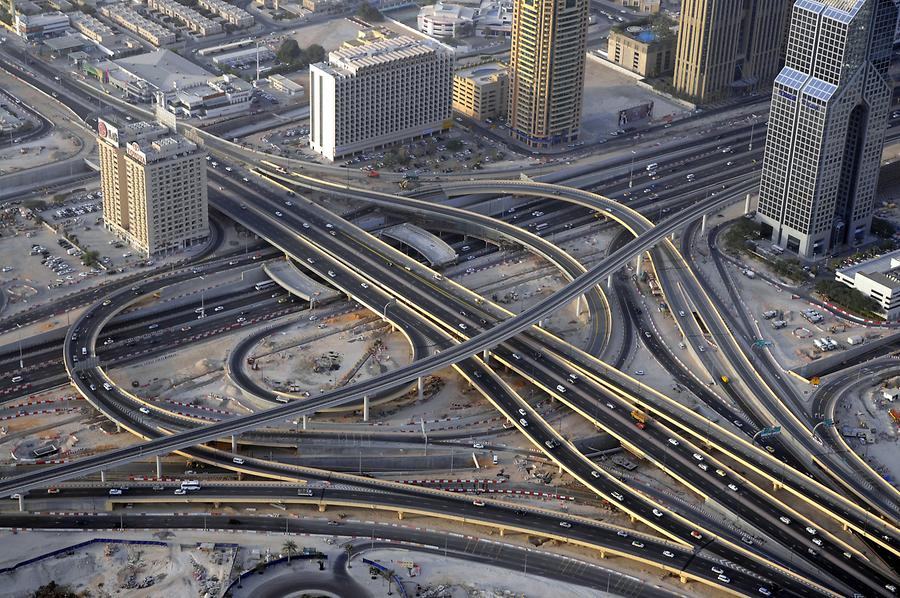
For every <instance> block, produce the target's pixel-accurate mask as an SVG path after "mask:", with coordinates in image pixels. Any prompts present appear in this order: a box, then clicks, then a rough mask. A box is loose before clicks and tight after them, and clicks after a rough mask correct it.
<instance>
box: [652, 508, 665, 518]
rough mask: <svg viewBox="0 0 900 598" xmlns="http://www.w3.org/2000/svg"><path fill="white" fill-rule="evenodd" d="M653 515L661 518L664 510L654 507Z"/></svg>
mask: <svg viewBox="0 0 900 598" xmlns="http://www.w3.org/2000/svg"><path fill="white" fill-rule="evenodd" d="M653 516H654V517H656V518H657V519H659V518H660V517H662V516H663V514H662V511H660V510H659V509H653Z"/></svg>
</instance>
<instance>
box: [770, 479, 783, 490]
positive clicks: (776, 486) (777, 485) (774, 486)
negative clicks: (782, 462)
mask: <svg viewBox="0 0 900 598" xmlns="http://www.w3.org/2000/svg"><path fill="white" fill-rule="evenodd" d="M782 488H784V485H783V484H782V483H781V482H777V481H776V482H772V492H775V491H777V490H781V489H782Z"/></svg>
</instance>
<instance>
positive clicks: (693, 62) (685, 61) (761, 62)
mask: <svg viewBox="0 0 900 598" xmlns="http://www.w3.org/2000/svg"><path fill="white" fill-rule="evenodd" d="M789 8H790V4H789V3H788V2H787V1H786V0H684V1H683V2H682V3H681V18H680V22H679V28H678V47H677V49H676V52H675V76H674V78H673V86H674V87H675V91H676V92H678V93H679V94H681V95H683V96H686V97H688V98H690V99H691V100H692V101H694V102H697V103H704V102H709V101H711V100H716V99H721V98H725V97H729V96H732V95H740V94H742V93H746V92H748V91H753V90H756V89H760V88H762V89H768V88H769V87H770V86H771V84H772V79H774V78H775V75H776V74H778V69H779V68H780V67H781V54H782V46H783V41H784V32H785V23H786V21H787V11H788V9H789Z"/></svg>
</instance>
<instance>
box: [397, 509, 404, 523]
mask: <svg viewBox="0 0 900 598" xmlns="http://www.w3.org/2000/svg"><path fill="white" fill-rule="evenodd" d="M397 519H399V520H400V521H403V511H397Z"/></svg>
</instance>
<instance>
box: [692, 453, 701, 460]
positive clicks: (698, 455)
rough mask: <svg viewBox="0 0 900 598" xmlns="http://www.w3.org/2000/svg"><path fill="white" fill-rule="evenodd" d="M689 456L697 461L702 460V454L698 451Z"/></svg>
mask: <svg viewBox="0 0 900 598" xmlns="http://www.w3.org/2000/svg"><path fill="white" fill-rule="evenodd" d="M691 456H692V457H693V458H694V459H696V460H697V461H703V455H701V454H700V453H694V454H693V455H691Z"/></svg>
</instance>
